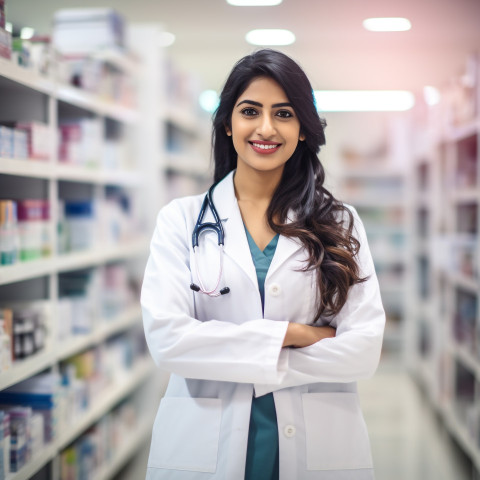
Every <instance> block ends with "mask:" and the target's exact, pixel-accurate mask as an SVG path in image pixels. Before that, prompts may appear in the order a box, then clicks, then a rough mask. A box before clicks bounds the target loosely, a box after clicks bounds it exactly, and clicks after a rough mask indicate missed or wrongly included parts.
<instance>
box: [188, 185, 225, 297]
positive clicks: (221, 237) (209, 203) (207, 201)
mask: <svg viewBox="0 0 480 480" xmlns="http://www.w3.org/2000/svg"><path fill="white" fill-rule="evenodd" d="M216 186H217V184H216V183H214V184H213V185H212V186H211V187H210V188H209V189H208V192H207V194H206V195H205V198H204V199H203V203H202V207H201V208H200V213H199V214H198V219H197V223H196V224H195V227H194V228H193V232H192V248H193V262H194V266H195V271H196V272H197V277H198V283H199V284H200V285H196V284H194V283H191V284H190V288H191V289H192V290H193V291H195V292H199V293H204V294H206V295H208V296H209V297H219V296H220V295H225V294H227V293H229V292H230V289H229V288H228V287H223V288H222V289H221V290H219V289H218V287H219V285H220V281H221V280H222V276H223V247H224V245H225V232H224V230H223V225H222V221H221V220H220V216H219V215H218V211H217V208H216V207H215V204H214V203H213V190H214V189H215V187H216ZM207 208H210V211H211V212H212V215H213V218H214V220H215V222H205V223H202V222H203V217H204V216H205V213H206V211H207ZM207 230H212V231H214V232H215V233H216V234H217V237H218V247H219V250H220V267H219V270H218V277H217V281H216V284H215V287H214V288H213V289H211V290H208V289H207V288H205V284H204V283H203V280H202V277H201V275H200V269H199V268H198V262H197V252H198V243H199V240H200V235H201V234H202V233H203V232H204V231H207Z"/></svg>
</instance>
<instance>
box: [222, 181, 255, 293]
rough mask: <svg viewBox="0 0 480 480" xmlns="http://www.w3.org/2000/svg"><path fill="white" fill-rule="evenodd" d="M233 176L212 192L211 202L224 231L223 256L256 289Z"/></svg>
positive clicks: (252, 265)
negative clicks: (229, 259) (245, 276)
mask: <svg viewBox="0 0 480 480" xmlns="http://www.w3.org/2000/svg"><path fill="white" fill-rule="evenodd" d="M233 174H234V172H230V173H229V174H228V175H227V177H225V178H224V179H223V180H222V181H221V182H220V183H219V184H218V185H217V186H216V187H215V190H214V192H213V202H214V204H215V206H216V207H217V211H218V213H219V215H220V219H221V220H222V223H223V228H224V230H225V246H224V251H225V254H226V255H228V256H229V257H230V258H232V260H234V261H235V263H236V264H237V265H238V266H239V267H240V268H241V269H242V270H243V271H244V272H245V274H246V275H247V276H248V278H249V279H250V280H251V281H252V282H253V284H254V285H255V287H258V282H257V274H256V272H255V266H254V264H253V260H252V256H251V253H250V247H249V246H248V240H247V236H246V234H245V227H244V225H243V220H242V215H241V213H240V208H239V207H238V203H237V199H236V197H235V190H234V186H233Z"/></svg>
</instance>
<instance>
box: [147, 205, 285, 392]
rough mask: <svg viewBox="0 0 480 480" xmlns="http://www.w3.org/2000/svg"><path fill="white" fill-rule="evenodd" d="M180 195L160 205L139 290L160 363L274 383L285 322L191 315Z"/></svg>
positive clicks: (191, 374) (180, 371) (209, 375)
mask: <svg viewBox="0 0 480 480" xmlns="http://www.w3.org/2000/svg"><path fill="white" fill-rule="evenodd" d="M185 218H186V214H185V213H184V212H183V210H182V207H181V206H180V202H179V201H174V202H172V203H170V204H169V205H167V206H166V207H164V208H163V209H162V210H161V211H160V213H159V215H158V217H157V225H156V229H155V232H154V235H153V238H152V241H151V245H150V256H149V259H148V262H147V266H146V270H145V275H144V280H143V285H142V293H141V305H142V313H143V322H144V329H145V336H146V340H147V344H148V347H149V350H150V353H151V355H152V357H153V359H154V361H155V363H156V364H157V365H158V366H159V367H161V368H162V369H164V370H166V371H169V372H171V373H175V374H177V375H180V376H183V377H185V378H195V379H203V380H218V381H230V382H244V383H258V382H260V383H272V382H273V383H275V382H278V381H280V380H281V379H282V378H283V375H284V373H282V372H281V371H280V370H281V367H279V356H280V352H281V350H282V343H283V339H284V337H285V333H286V329H287V326H288V322H276V321H272V320H264V319H258V320H251V321H247V322H245V323H243V324H241V325H238V324H234V323H231V322H228V321H223V320H222V321H219V320H216V319H211V320H208V321H199V320H197V319H195V318H194V297H193V295H194V293H193V292H192V290H191V289H190V288H189V285H190V283H191V282H192V279H191V272H190V268H189V263H190V254H189V244H190V242H191V232H188V231H187V230H188V229H187V226H186V221H185Z"/></svg>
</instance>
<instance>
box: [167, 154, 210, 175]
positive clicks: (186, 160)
mask: <svg viewBox="0 0 480 480" xmlns="http://www.w3.org/2000/svg"><path fill="white" fill-rule="evenodd" d="M164 168H165V170H166V171H167V172H171V173H178V174H181V175H188V176H191V177H194V178H199V179H205V178H209V177H211V176H212V174H211V171H210V165H209V164H208V163H207V162H205V159H204V158H201V157H199V156H198V155H195V154H191V155H190V154H188V153H171V152H167V153H166V154H165V165H164Z"/></svg>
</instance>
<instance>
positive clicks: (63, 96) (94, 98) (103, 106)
mask: <svg viewBox="0 0 480 480" xmlns="http://www.w3.org/2000/svg"><path fill="white" fill-rule="evenodd" d="M54 95H55V97H56V98H57V99H58V100H61V101H62V102H66V103H69V104H70V105H75V106H77V107H79V108H83V109H85V110H89V111H91V112H95V113H97V114H98V115H103V116H106V117H109V118H111V119H113V120H117V121H119V122H123V123H128V124H134V123H137V122H138V121H139V119H140V116H139V114H138V112H137V111H136V110H134V109H132V108H128V107H124V106H122V105H119V104H116V103H114V102H113V101H109V100H105V99H102V98H101V97H99V96H98V95H95V94H92V93H89V92H86V91H84V90H81V89H80V88H76V87H72V86H69V85H64V86H59V87H57V88H56V89H55V92H54Z"/></svg>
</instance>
